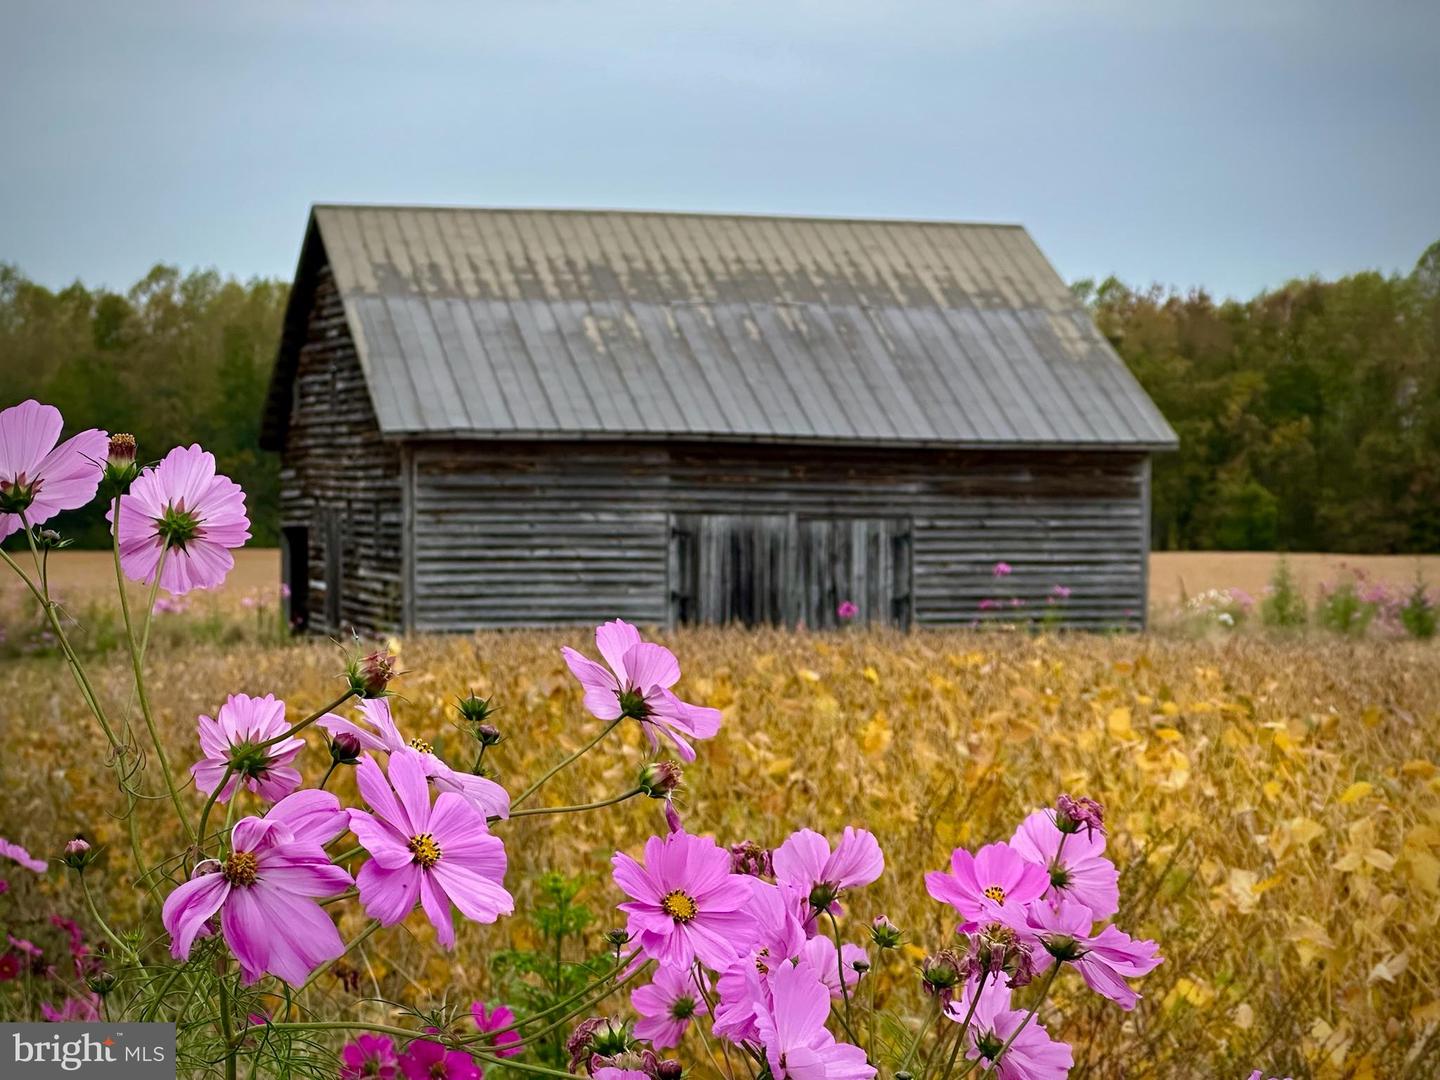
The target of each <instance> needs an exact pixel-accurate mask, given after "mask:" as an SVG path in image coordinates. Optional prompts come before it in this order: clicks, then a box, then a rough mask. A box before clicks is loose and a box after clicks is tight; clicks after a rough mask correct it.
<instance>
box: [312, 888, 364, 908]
mask: <svg viewBox="0 0 1440 1080" xmlns="http://www.w3.org/2000/svg"><path fill="white" fill-rule="evenodd" d="M359 895H360V890H359V889H346V890H345V891H344V892H342V893H336V894H335V895H334V896H327V897H325V899H324V900H318V901H316V903H318V904H319V905H320V906H321V907H329V906H330V905H331V904H338V903H340V901H342V900H351V899H353V898H354V897H357V896H359Z"/></svg>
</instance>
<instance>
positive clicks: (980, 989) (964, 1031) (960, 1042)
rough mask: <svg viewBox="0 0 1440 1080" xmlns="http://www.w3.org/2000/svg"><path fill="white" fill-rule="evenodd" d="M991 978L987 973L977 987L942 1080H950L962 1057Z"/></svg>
mask: <svg viewBox="0 0 1440 1080" xmlns="http://www.w3.org/2000/svg"><path fill="white" fill-rule="evenodd" d="M989 977H990V972H988V971H987V972H985V973H984V974H983V975H981V976H980V981H979V982H978V983H977V984H976V985H975V993H974V994H973V995H972V996H971V998H970V1008H969V1009H968V1010H966V1012H965V1019H964V1020H963V1021H961V1023H960V1037H959V1038H958V1039H956V1040H955V1047H954V1049H953V1050H951V1051H950V1061H949V1063H948V1064H947V1065H946V1066H945V1072H944V1073H942V1074H941V1077H940V1080H949V1076H950V1074H951V1072H953V1071H954V1069H955V1059H956V1058H957V1057H959V1056H960V1048H961V1047H962V1046H964V1045H965V1036H966V1035H968V1034H969V1033H970V1021H971V1020H973V1019H974V1017H975V1008H976V1006H978V1005H979V1004H980V995H981V994H983V993H984V992H985V980H986V979H988V978H989ZM997 978H998V976H997Z"/></svg>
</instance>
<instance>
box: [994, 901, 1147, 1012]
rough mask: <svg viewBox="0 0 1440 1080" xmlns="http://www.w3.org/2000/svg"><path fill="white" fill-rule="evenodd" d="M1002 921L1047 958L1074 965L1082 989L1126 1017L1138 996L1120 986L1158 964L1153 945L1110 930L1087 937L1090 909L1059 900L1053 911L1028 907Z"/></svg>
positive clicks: (1011, 911)
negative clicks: (1041, 949)
mask: <svg viewBox="0 0 1440 1080" xmlns="http://www.w3.org/2000/svg"><path fill="white" fill-rule="evenodd" d="M1001 919H1002V921H1003V922H1004V923H1005V924H1006V925H1007V926H1010V927H1011V928H1012V929H1014V930H1015V931H1016V932H1017V933H1027V934H1030V935H1033V936H1034V937H1035V938H1037V939H1038V940H1039V942H1040V944H1041V945H1043V946H1044V947H1045V951H1046V952H1047V953H1048V954H1049V955H1050V957H1053V958H1054V959H1056V960H1059V961H1061V962H1063V963H1069V964H1073V965H1074V966H1075V968H1076V970H1078V971H1079V972H1080V977H1081V978H1083V979H1084V980H1085V985H1086V986H1088V987H1090V989H1091V990H1094V991H1095V992H1096V993H1097V994H1100V995H1102V996H1103V997H1107V998H1109V999H1110V1000H1111V1001H1113V1002H1115V1003H1116V1004H1117V1005H1119V1006H1120V1007H1121V1008H1122V1009H1125V1010H1126V1011H1127V1012H1128V1011H1129V1010H1131V1009H1133V1008H1134V1007H1135V1003H1136V1002H1138V1001H1139V1000H1140V995H1139V994H1137V993H1136V992H1135V991H1134V990H1132V989H1131V988H1130V985H1129V984H1128V983H1127V982H1126V981H1125V980H1126V979H1127V978H1128V979H1133V978H1138V977H1139V976H1141V975H1146V974H1148V973H1150V972H1151V971H1154V970H1155V968H1157V967H1158V966H1159V965H1160V963H1161V957H1160V955H1159V948H1160V947H1159V946H1158V945H1156V944H1155V942H1153V941H1135V940H1134V939H1132V938H1131V937H1130V935H1129V934H1127V933H1125V932H1124V931H1122V930H1120V929H1118V928H1116V927H1115V926H1107V927H1105V929H1103V930H1101V931H1100V933H1098V934H1093V935H1092V934H1091V932H1090V931H1091V927H1092V926H1093V924H1094V920H1093V919H1092V918H1091V917H1090V909H1089V908H1088V907H1086V906H1085V905H1084V904H1082V903H1080V902H1079V901H1078V900H1071V899H1069V898H1067V897H1062V898H1061V899H1060V902H1059V904H1056V905H1051V904H1031V905H1029V907H1027V908H1026V909H1025V910H1024V912H1023V917H1022V913H1020V912H1017V911H1015V910H1014V909H1012V908H1010V907H1008V906H1007V907H1006V908H1005V910H1004V911H1003V912H1002V915H1001ZM1036 959H1037V961H1040V963H1037V967H1040V968H1042V969H1043V968H1044V967H1048V966H1049V964H1048V963H1046V962H1045V958H1043V957H1038V956H1037V958H1036Z"/></svg>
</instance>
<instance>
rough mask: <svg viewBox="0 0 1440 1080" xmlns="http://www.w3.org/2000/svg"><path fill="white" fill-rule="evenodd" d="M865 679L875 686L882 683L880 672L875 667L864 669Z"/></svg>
mask: <svg viewBox="0 0 1440 1080" xmlns="http://www.w3.org/2000/svg"><path fill="white" fill-rule="evenodd" d="M864 675H865V681H866V682H868V683H871V684H872V685H874V686H879V685H880V673H879V672H878V671H876V670H875V669H874V668H873V667H867V668H866V669H865V671H864Z"/></svg>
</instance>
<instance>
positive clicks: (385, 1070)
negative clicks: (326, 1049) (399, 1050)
mask: <svg viewBox="0 0 1440 1080" xmlns="http://www.w3.org/2000/svg"><path fill="white" fill-rule="evenodd" d="M399 1071H400V1059H399V1057H398V1056H397V1055H396V1053H395V1040H394V1039H392V1038H390V1037H389V1036H388V1035H376V1034H373V1033H372V1032H368V1031H367V1032H366V1033H365V1034H363V1035H361V1036H359V1037H358V1038H356V1039H354V1040H352V1041H351V1042H348V1043H346V1044H345V1045H344V1046H342V1047H341V1048H340V1080H369V1078H371V1077H374V1078H375V1080H394V1078H395V1076H396V1075H397V1074H398V1073H399Z"/></svg>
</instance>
